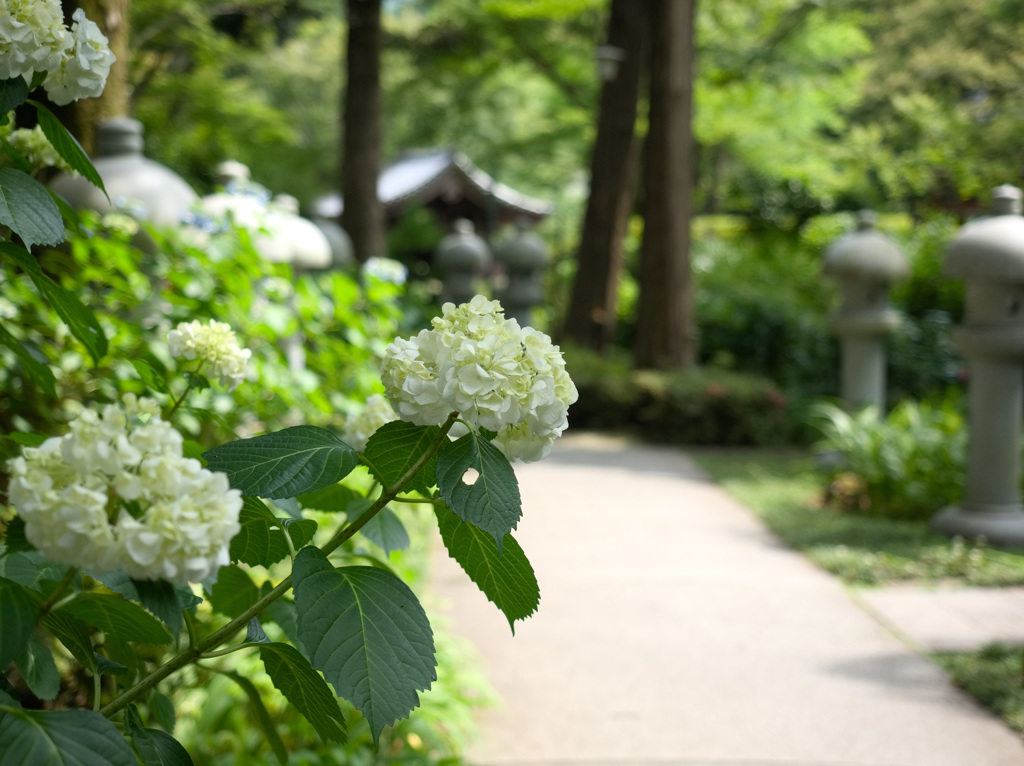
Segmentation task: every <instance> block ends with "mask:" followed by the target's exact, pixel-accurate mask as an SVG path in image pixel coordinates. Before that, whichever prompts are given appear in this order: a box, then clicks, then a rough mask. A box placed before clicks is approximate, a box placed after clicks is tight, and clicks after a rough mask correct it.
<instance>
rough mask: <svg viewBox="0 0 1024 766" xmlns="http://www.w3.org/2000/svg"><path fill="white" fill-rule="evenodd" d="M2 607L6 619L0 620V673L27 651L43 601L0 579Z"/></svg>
mask: <svg viewBox="0 0 1024 766" xmlns="http://www.w3.org/2000/svg"><path fill="white" fill-rule="evenodd" d="M0 604H3V619H0V669H2V668H6V667H7V663H9V662H10V661H11V660H13V659H14V658H15V657H17V656H19V655H20V654H21V653H22V652H24V651H25V647H26V646H27V645H28V640H29V638H30V637H31V636H32V628H33V626H34V625H35V622H36V613H37V612H38V610H39V607H40V605H41V600H40V598H39V596H38V594H36V593H35V592H34V591H32V590H29V589H28V588H27V587H25V586H24V585H21V584H20V583H16V582H14V581H13V580H8V579H7V578H6V577H0Z"/></svg>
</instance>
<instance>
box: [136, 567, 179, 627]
mask: <svg viewBox="0 0 1024 766" xmlns="http://www.w3.org/2000/svg"><path fill="white" fill-rule="evenodd" d="M132 584H133V585H135V591H136V593H138V600H139V601H141V602H142V605H143V606H144V607H146V609H148V610H149V611H150V612H152V613H153V614H155V615H156V616H157V617H158V618H160V620H161V621H162V622H163V623H164V625H166V626H167V627H168V628H169V629H170V631H171V635H172V636H177V635H178V633H179V632H180V631H181V626H182V624H183V623H184V621H185V616H184V614H183V612H184V610H185V609H186V606H185V604H184V603H183V602H184V601H187V602H188V603H189V604H190V605H194V604H193V603H192V599H193V598H194V596H193V594H192V591H185V592H184V593H183V592H182V591H184V590H185V589H183V588H178V587H176V586H174V585H172V584H171V583H169V582H167V581H166V580H132Z"/></svg>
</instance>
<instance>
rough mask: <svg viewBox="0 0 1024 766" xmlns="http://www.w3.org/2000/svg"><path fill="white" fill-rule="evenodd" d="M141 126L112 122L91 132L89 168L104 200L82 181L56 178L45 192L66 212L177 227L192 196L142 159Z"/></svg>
mask: <svg viewBox="0 0 1024 766" xmlns="http://www.w3.org/2000/svg"><path fill="white" fill-rule="evenodd" d="M143 146H144V142H143V138H142V123H140V122H139V121H138V120H133V119H131V118H130V117H115V118H114V119H111V120H107V121H106V122H103V123H101V124H100V125H98V126H97V128H96V154H95V157H94V158H93V165H94V166H95V168H96V171H97V172H98V173H99V174H100V178H102V179H103V185H104V186H105V187H106V189H107V194H108V195H109V196H110V200H109V201H108V200H107V197H105V196H104V195H103V192H101V191H100V190H99V189H97V188H96V187H95V186H93V185H92V184H91V183H89V182H88V181H87V180H85V178H83V177H82V176H69V175H63V174H62V175H59V176H57V177H55V178H54V179H53V180H52V181H50V188H51V189H53V191H55V192H56V193H57V194H60V195H61V196H62V197H64V199H66V200H67V201H68V203H69V204H70V205H71V206H72V207H76V208H85V209H89V210H97V211H99V212H101V213H106V212H109V211H111V210H121V211H123V212H126V213H130V214H132V215H134V216H136V217H137V218H141V219H144V220H147V221H150V222H152V223H155V224H158V225H161V226H177V225H179V224H180V223H181V220H182V216H183V215H184V214H185V213H187V212H188V210H189V209H190V208H191V207H192V205H193V204H194V203H195V202H196V200H198V199H199V198H198V196H197V195H196V193H195V192H194V191H193V190H192V187H191V186H189V185H188V184H187V183H185V181H184V180H183V179H182V178H181V176H179V175H178V174H177V173H175V172H173V171H172V170H170V169H169V168H166V167H164V166H163V165H161V164H160V163H158V162H154V161H153V160H150V159H147V158H146V157H144V156H143V155H142V149H143Z"/></svg>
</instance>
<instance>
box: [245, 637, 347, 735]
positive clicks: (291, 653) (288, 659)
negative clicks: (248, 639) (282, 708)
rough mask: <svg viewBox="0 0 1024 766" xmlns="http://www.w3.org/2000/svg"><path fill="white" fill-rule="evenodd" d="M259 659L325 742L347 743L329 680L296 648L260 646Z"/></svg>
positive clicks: (282, 645) (271, 645)
mask: <svg viewBox="0 0 1024 766" xmlns="http://www.w3.org/2000/svg"><path fill="white" fill-rule="evenodd" d="M260 659H262V660H263V667H264V668H266V671H267V675H268V676H270V680H271V681H273V683H274V686H275V687H276V688H277V690H278V691H280V692H281V694H283V695H284V696H285V699H287V700H288V701H289V702H290V703H292V705H294V706H295V708H296V709H297V710H298V711H299V712H300V713H302V715H304V716H305V717H306V720H308V721H309V722H310V723H311V724H313V728H314V729H316V732H317V734H319V735H320V737H321V739H323V740H324V742H345V741H346V739H347V732H346V730H345V717H344V716H343V715H342V712H341V709H340V708H339V707H338V701H337V699H336V698H335V696H334V694H333V693H332V692H331V689H330V687H329V686H328V685H327V682H326V681H324V679H323V678H321V677H320V674H319V673H317V672H316V671H315V670H314V669H313V666H312V665H310V664H309V660H307V659H306V658H305V657H303V656H302V654H300V653H299V651H298V650H297V649H295V647H292V646H289V645H288V644H282V643H273V644H266V645H264V646H261V647H260Z"/></svg>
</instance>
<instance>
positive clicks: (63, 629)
mask: <svg viewBox="0 0 1024 766" xmlns="http://www.w3.org/2000/svg"><path fill="white" fill-rule="evenodd" d="M42 622H43V626H44V627H45V628H46V629H47V630H48V631H50V634H51V635H52V636H53V637H54V638H56V639H57V640H58V641H60V642H61V643H62V644H64V647H65V648H66V649H67V650H68V651H69V652H71V656H72V657H74V658H75V659H76V660H78V661H79V662H80V663H81V664H82V666H83V667H86V668H88V669H89V670H92V671H93V672H95V671H96V653H95V652H94V651H93V648H92V639H90V638H89V630H88V629H87V628H86V626H85V623H84V622H82V621H81V620H77V619H75V618H74V617H72V616H71V615H69V614H65V613H64V612H48V613H47V614H46V616H44V617H43V620H42Z"/></svg>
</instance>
